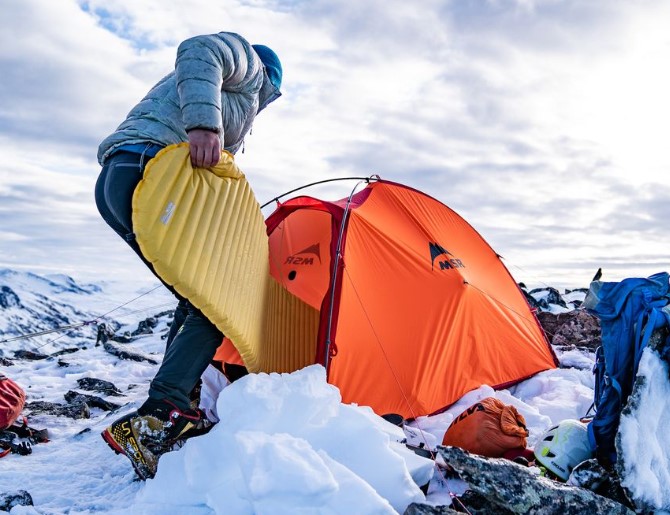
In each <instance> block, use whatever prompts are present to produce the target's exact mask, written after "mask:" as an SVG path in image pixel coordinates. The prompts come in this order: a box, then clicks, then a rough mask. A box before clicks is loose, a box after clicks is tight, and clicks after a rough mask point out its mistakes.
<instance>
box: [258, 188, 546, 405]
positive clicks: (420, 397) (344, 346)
mask: <svg viewBox="0 0 670 515" xmlns="http://www.w3.org/2000/svg"><path fill="white" fill-rule="evenodd" d="M266 226H267V233H268V236H269V243H270V272H271V274H272V276H273V277H274V278H275V279H276V280H277V281H279V282H280V283H281V284H282V285H283V286H285V287H286V288H287V289H288V290H289V291H290V292H291V293H293V294H294V295H296V296H297V297H299V298H300V299H301V300H303V301H304V302H306V303H307V304H309V305H310V306H312V307H313V308H315V309H317V310H319V311H320V327H319V332H318V337H317V341H316V342H315V348H314V362H315V363H320V364H323V365H325V366H326V367H327V372H328V380H329V382H330V383H332V384H334V385H336V386H337V387H338V388H339V389H340V391H341V393H342V398H343V401H344V402H347V403H352V402H353V403H357V404H360V405H367V406H371V407H372V408H373V409H374V410H375V411H376V412H377V413H379V414H383V413H391V412H392V413H400V414H402V415H403V416H404V417H406V418H414V417H417V416H420V415H427V414H431V413H435V412H437V411H440V410H441V409H443V408H445V407H447V406H448V405H450V404H451V403H453V402H455V401H456V400H458V399H459V398H460V397H461V396H462V395H463V394H465V393H466V392H468V391H470V390H472V389H475V388H477V387H479V386H481V385H483V384H488V385H491V386H493V387H496V388H502V387H506V386H509V385H512V384H514V383H516V382H518V381H521V380H523V379H525V378H528V377H530V376H532V375H533V374H535V373H537V372H540V371H542V370H547V369H550V368H554V367H555V366H556V365H557V360H556V357H555V355H554V353H553V351H552V349H551V346H550V345H549V343H548V342H547V340H546V338H545V336H544V332H543V331H542V329H541V327H540V326H539V323H538V321H537V319H536V317H535V316H534V314H533V313H532V311H531V309H530V307H529V306H528V303H527V302H526V300H525V298H524V296H523V294H522V293H521V291H520V290H519V287H518V286H517V284H516V283H515V281H514V279H513V278H512V276H511V275H510V274H509V272H508V271H507V269H506V268H505V266H504V265H503V263H502V261H501V260H500V257H499V256H498V255H497V254H496V252H495V251H494V250H493V249H491V247H490V246H489V245H488V244H487V243H486V242H485V241H484V240H483V238H482V237H481V236H480V235H479V234H478V233H477V231H475V230H474V229H473V228H472V227H471V226H470V225H469V224H468V223H467V222H466V221H465V220H463V219H462V218H461V217H460V216H459V215H458V214H456V213H455V212H454V211H452V210H451V209H450V208H448V207H447V206H445V205H444V204H442V203H440V202H439V201H437V200H435V199H434V198H432V197H430V196H428V195H426V194H424V193H422V192H420V191H417V190H415V189H412V188H410V187H407V186H404V185H401V184H397V183H393V182H389V181H385V180H378V181H375V182H371V183H369V184H368V185H367V186H366V187H365V189H363V190H362V191H360V192H358V193H356V194H355V195H352V196H351V197H350V198H348V199H343V200H340V201H335V202H330V201H324V200H319V199H316V198H312V197H307V196H301V197H296V198H294V199H291V200H288V201H286V202H284V203H281V204H279V205H278V207H277V208H276V210H275V211H274V212H273V213H272V214H271V215H270V216H269V217H268V218H267V220H266Z"/></svg>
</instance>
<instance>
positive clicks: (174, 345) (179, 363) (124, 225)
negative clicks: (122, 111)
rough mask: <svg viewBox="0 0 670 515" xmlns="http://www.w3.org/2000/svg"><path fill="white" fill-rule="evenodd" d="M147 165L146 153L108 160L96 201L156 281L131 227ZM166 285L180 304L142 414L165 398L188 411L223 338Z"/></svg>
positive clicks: (191, 306)
mask: <svg viewBox="0 0 670 515" xmlns="http://www.w3.org/2000/svg"><path fill="white" fill-rule="evenodd" d="M146 161H148V159H146V158H145V156H144V155H141V154H136V153H132V152H123V151H120V152H116V153H114V154H112V155H111V156H110V157H108V158H107V160H106V161H105V164H104V166H103V167H102V171H101V172H100V176H99V177H98V182H97V183H96V185H95V202H96V204H97V206H98V211H100V214H101V215H102V218H103V219H104V220H105V222H107V224H108V225H109V226H110V227H111V228H112V229H114V231H115V232H116V233H117V234H118V235H119V236H120V237H121V238H123V240H124V241H125V242H126V243H127V244H128V245H129V246H130V248H132V249H133V250H134V251H135V253H136V254H137V255H138V256H139V257H140V259H141V260H142V261H143V262H144V263H145V264H146V265H147V266H148V267H149V269H150V270H151V271H152V272H153V273H154V275H156V277H158V275H157V274H156V272H155V270H154V268H153V266H152V265H151V263H150V262H149V261H147V260H146V259H145V257H144V256H143V255H142V251H141V250H140V247H139V245H138V244H137V241H135V236H134V234H133V229H132V226H133V224H132V199H133V192H134V191H135V187H136V186H137V184H138V183H139V182H140V180H141V179H142V174H143V172H144V166H145V164H146ZM158 279H160V277H158ZM161 282H163V281H162V279H161ZM163 284H165V282H163ZM165 286H166V287H167V288H168V289H169V290H170V291H171V292H172V293H174V294H175V295H176V296H177V298H178V299H179V304H178V305H177V309H176V310H175V315H174V318H173V320H172V325H171V326H170V332H169V334H168V339H167V348H166V350H165V356H164V357H163V363H162V364H161V366H160V368H159V369H158V373H157V374H156V376H155V377H154V379H153V381H151V386H150V387H149V400H148V401H147V402H146V403H145V405H144V406H143V408H144V409H145V410H147V409H151V407H152V406H158V405H159V404H164V403H163V401H164V400H168V401H170V402H172V403H174V404H175V405H176V406H177V407H178V408H180V409H182V410H185V409H188V408H189V404H190V397H189V394H190V393H191V390H192V389H193V387H194V386H195V385H196V384H197V382H198V380H199V379H200V376H201V375H202V373H203V372H204V371H205V369H206V368H207V365H208V364H209V362H210V361H211V360H212V358H213V357H214V354H215V353H216V349H217V348H218V346H219V345H220V344H221V342H222V340H223V333H221V331H219V330H218V329H217V328H216V326H215V325H214V324H213V323H212V322H210V321H209V320H208V319H207V317H205V315H203V314H202V313H201V312H200V310H198V309H196V308H195V307H194V306H193V305H191V303H190V302H188V300H186V299H184V298H183V297H181V296H180V295H179V294H177V292H175V291H174V289H173V288H172V287H171V286H170V285H168V284H165ZM140 409H142V408H140Z"/></svg>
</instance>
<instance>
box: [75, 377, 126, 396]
mask: <svg viewBox="0 0 670 515" xmlns="http://www.w3.org/2000/svg"><path fill="white" fill-rule="evenodd" d="M77 385H78V386H79V388H81V389H82V390H88V391H89V392H100V393H104V394H105V395H114V396H119V395H123V393H122V392H121V390H119V389H118V388H117V387H116V386H114V383H112V382H110V381H105V380H104V379H95V378H94V377H82V378H81V379H77Z"/></svg>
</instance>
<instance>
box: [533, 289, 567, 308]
mask: <svg viewBox="0 0 670 515" xmlns="http://www.w3.org/2000/svg"><path fill="white" fill-rule="evenodd" d="M529 293H530V295H531V296H533V297H534V298H535V300H536V302H537V305H538V307H539V308H540V309H550V305H551V304H553V305H555V306H561V307H562V308H567V307H568V305H567V304H566V303H565V301H564V300H563V297H561V294H560V293H559V291H558V290H557V289H556V288H552V287H551V286H547V287H545V288H535V289H533V290H530V292H529ZM540 293H541V294H542V295H538V294H540ZM534 294H535V295H534ZM537 297H540V298H539V299H538V298H537Z"/></svg>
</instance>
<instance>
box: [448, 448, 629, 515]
mask: <svg viewBox="0 0 670 515" xmlns="http://www.w3.org/2000/svg"><path fill="white" fill-rule="evenodd" d="M438 452H439V454H440V455H441V456H442V458H443V459H444V461H445V462H446V463H448V464H449V465H450V466H451V467H452V468H453V469H455V471H456V472H457V473H458V475H459V476H460V477H461V479H463V480H464V481H466V482H467V483H468V485H469V489H470V491H471V492H474V493H476V494H477V496H476V497H475V499H476V502H477V505H481V506H484V507H486V509H487V511H486V513H501V514H503V513H504V514H507V513H509V514H532V515H553V514H556V515H576V514H582V513H608V514H610V515H615V514H630V515H633V513H634V512H632V511H631V510H629V509H628V508H627V507H625V506H623V505H622V504H620V503H617V502H615V501H613V500H611V499H607V498H605V497H602V496H600V495H597V494H596V493H594V492H591V491H590V490H586V489H583V488H579V487H575V486H569V485H566V484H563V483H559V482H557V481H553V480H551V479H548V478H545V477H542V476H539V475H537V474H536V473H534V472H533V471H532V469H530V468H528V467H524V466H522V465H518V464H516V463H514V462H512V461H509V460H506V459H503V458H484V457H480V456H476V455H473V454H470V453H468V452H467V451H464V450H462V449H459V448H458V447H444V446H439V447H438ZM465 500H467V497H466V498H465V499H464V497H461V502H463V504H465V506H466V509H468V510H470V506H468V505H467V504H466V503H465ZM472 509H473V510H475V512H476V513H484V512H483V511H476V510H478V509H479V508H478V507H477V506H473V507H472ZM493 510H499V511H493ZM438 513H439V512H438ZM473 513H474V512H473Z"/></svg>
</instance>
